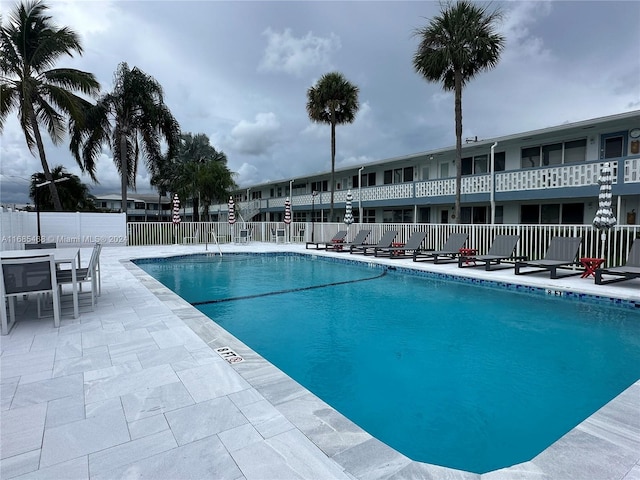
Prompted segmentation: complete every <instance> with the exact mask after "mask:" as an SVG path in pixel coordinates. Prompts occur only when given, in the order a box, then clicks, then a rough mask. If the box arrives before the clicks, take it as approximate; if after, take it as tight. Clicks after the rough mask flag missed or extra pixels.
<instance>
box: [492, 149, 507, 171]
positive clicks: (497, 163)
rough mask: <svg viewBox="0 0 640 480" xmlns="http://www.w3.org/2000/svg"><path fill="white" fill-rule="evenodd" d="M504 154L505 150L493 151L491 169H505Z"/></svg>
mask: <svg viewBox="0 0 640 480" xmlns="http://www.w3.org/2000/svg"><path fill="white" fill-rule="evenodd" d="M506 163H507V161H506V154H505V152H494V153H493V169H494V171H495V172H504V171H505V169H506Z"/></svg>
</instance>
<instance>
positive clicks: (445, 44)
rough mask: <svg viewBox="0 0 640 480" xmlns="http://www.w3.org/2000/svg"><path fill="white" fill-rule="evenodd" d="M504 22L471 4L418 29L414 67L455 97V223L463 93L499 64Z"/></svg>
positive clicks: (464, 0)
mask: <svg viewBox="0 0 640 480" xmlns="http://www.w3.org/2000/svg"><path fill="white" fill-rule="evenodd" d="M501 18H502V13H501V12H500V11H499V10H495V11H493V12H489V11H488V10H487V7H484V6H480V5H477V4H474V3H473V2H471V1H469V0H460V1H457V2H456V3H447V4H446V5H445V6H444V7H443V8H442V10H441V12H440V14H439V15H437V16H436V17H435V18H433V19H432V20H431V22H430V23H429V25H427V26H426V27H423V28H420V29H418V30H417V31H416V32H415V34H416V35H417V36H420V37H421V39H420V45H419V46H418V50H417V51H416V53H415V54H414V56H413V67H414V69H415V70H416V72H418V73H419V74H420V75H422V76H423V77H424V78H425V79H426V80H427V81H429V82H442V87H443V89H444V90H446V91H451V90H453V91H454V93H455V107H454V109H455V122H456V200H455V221H456V223H459V222H460V187H461V184H462V89H463V88H464V86H465V85H466V83H467V82H468V81H469V80H471V79H472V78H473V77H475V75H476V74H477V73H479V72H482V71H487V70H490V69H492V68H493V67H495V66H496V65H497V64H498V60H499V58H500V53H501V52H502V49H503V47H504V43H505V38H504V37H503V36H502V35H500V34H498V33H496V31H495V24H496V22H497V21H498V20H500V19H501Z"/></svg>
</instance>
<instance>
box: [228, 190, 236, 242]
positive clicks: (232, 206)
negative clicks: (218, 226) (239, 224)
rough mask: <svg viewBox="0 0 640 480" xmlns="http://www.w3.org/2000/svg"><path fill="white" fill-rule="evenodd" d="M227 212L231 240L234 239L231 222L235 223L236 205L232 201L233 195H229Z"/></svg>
mask: <svg viewBox="0 0 640 480" xmlns="http://www.w3.org/2000/svg"><path fill="white" fill-rule="evenodd" d="M228 214H229V225H231V241H232V242H233V241H234V235H233V233H234V232H233V231H234V227H233V224H234V223H236V206H235V203H234V202H233V197H232V196H229V204H228Z"/></svg>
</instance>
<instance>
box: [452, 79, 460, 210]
mask: <svg viewBox="0 0 640 480" xmlns="http://www.w3.org/2000/svg"><path fill="white" fill-rule="evenodd" d="M454 108H455V117H456V201H455V206H454V210H453V211H454V215H455V219H454V220H455V222H454V223H460V190H461V189H462V72H461V71H459V70H457V71H456V73H455V106H454Z"/></svg>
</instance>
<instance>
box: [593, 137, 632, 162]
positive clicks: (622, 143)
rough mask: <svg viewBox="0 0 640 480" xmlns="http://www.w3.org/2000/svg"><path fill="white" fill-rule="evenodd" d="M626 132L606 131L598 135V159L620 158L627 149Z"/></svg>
mask: <svg viewBox="0 0 640 480" xmlns="http://www.w3.org/2000/svg"><path fill="white" fill-rule="evenodd" d="M626 139H627V136H626V132H616V133H607V134H606V135H601V137H600V160H605V159H607V158H620V157H622V156H624V155H625V153H626V151H627V145H626Z"/></svg>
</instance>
